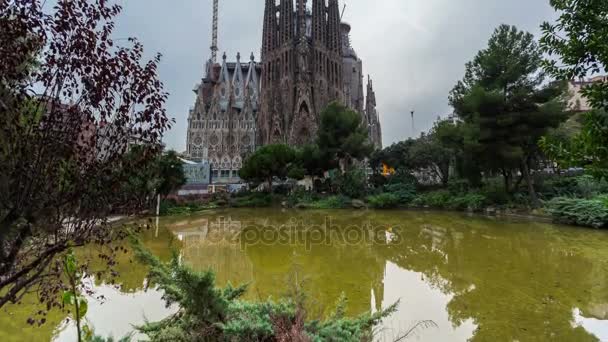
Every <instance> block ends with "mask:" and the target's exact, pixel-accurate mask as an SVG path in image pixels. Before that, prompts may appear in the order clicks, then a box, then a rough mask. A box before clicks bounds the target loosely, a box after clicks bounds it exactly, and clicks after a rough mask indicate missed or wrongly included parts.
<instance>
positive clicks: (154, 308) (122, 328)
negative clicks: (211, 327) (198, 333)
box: [54, 285, 177, 342]
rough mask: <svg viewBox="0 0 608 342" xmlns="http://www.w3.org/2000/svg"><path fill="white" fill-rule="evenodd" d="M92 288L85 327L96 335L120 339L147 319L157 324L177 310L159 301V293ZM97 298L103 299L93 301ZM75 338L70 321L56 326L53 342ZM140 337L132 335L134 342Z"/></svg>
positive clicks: (66, 341) (110, 287)
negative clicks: (87, 326) (101, 299)
mask: <svg viewBox="0 0 608 342" xmlns="http://www.w3.org/2000/svg"><path fill="white" fill-rule="evenodd" d="M93 289H94V291H95V296H94V297H88V304H89V313H88V314H87V324H89V325H90V326H91V328H93V330H94V331H95V334H96V335H99V336H106V337H108V336H113V337H116V339H119V338H121V337H124V336H126V335H128V334H130V333H131V332H132V331H133V326H136V325H141V324H144V323H145V321H146V320H148V321H151V322H156V321H159V320H161V319H163V318H165V317H167V316H169V315H170V314H172V313H174V312H176V310H177V308H176V307H171V308H167V307H166V306H165V305H164V302H163V300H162V298H161V297H162V293H160V292H158V291H154V290H151V291H138V292H135V293H122V292H120V291H119V290H117V289H116V288H114V287H112V286H108V285H100V286H95V287H93ZM99 296H104V297H105V300H104V301H103V302H102V301H99V300H98V299H96V297H99ZM127 317H128V318H127ZM64 322H67V321H64ZM76 335H77V331H76V324H75V323H74V321H72V320H70V321H69V323H67V324H66V323H64V324H62V325H61V326H59V328H58V329H57V331H56V333H55V338H54V341H57V342H59V341H62V342H63V341H65V342H69V341H75V340H76ZM142 337H143V336H139V335H133V340H134V341H138V340H139V338H142Z"/></svg>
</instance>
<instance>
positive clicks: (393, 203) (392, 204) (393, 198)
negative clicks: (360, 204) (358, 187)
mask: <svg viewBox="0 0 608 342" xmlns="http://www.w3.org/2000/svg"><path fill="white" fill-rule="evenodd" d="M367 202H368V203H369V205H370V206H371V207H372V208H375V209H389V208H396V207H397V206H398V205H399V203H401V200H400V198H399V196H397V195H395V194H391V193H384V194H380V195H376V196H369V197H367Z"/></svg>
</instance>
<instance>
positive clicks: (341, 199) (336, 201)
mask: <svg viewBox="0 0 608 342" xmlns="http://www.w3.org/2000/svg"><path fill="white" fill-rule="evenodd" d="M350 204H351V199H350V198H348V197H346V196H342V195H338V196H330V197H326V198H323V199H320V200H318V201H315V202H312V203H310V204H309V207H310V208H312V209H344V208H348V207H350Z"/></svg>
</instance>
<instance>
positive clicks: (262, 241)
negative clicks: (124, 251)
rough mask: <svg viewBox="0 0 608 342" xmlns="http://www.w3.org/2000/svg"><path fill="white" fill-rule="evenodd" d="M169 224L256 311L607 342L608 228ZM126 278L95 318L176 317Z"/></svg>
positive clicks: (405, 222) (400, 220) (274, 218)
mask: <svg viewBox="0 0 608 342" xmlns="http://www.w3.org/2000/svg"><path fill="white" fill-rule="evenodd" d="M159 226H160V228H159V229H152V231H150V232H146V233H144V234H143V240H144V243H145V244H146V245H147V246H148V247H149V248H151V249H152V251H153V252H154V253H155V254H156V255H159V256H161V258H163V259H165V260H167V259H168V257H169V256H170V253H171V250H172V248H178V250H179V255H180V258H181V261H182V262H184V263H186V264H188V265H190V266H191V267H192V268H194V269H196V270H199V271H203V270H207V269H212V270H214V271H215V272H216V273H217V279H218V285H220V286H223V285H225V284H226V283H228V282H231V283H232V284H235V285H236V284H242V283H247V284H249V291H248V292H247V294H246V298H247V299H250V300H258V299H266V298H269V297H272V298H279V297H284V296H290V295H293V294H294V291H295V290H296V289H298V290H300V289H301V290H304V291H305V293H306V294H307V300H308V302H307V303H308V313H309V318H319V317H321V316H324V315H327V314H328V313H329V312H330V311H331V310H332V309H333V308H334V304H335V302H336V300H337V299H338V298H339V297H340V295H341V294H342V293H344V294H345V295H346V296H347V298H348V299H349V308H348V314H350V315H356V314H360V313H363V312H366V311H370V310H372V311H373V310H379V309H381V308H382V307H387V306H388V305H390V304H392V303H394V302H395V301H397V300H401V306H400V310H399V312H398V313H397V314H396V315H394V316H393V317H391V318H390V319H389V320H387V322H386V323H385V326H384V327H383V329H382V332H381V336H379V337H380V339H381V340H383V339H388V340H392V338H393V337H394V336H397V335H399V333H400V332H402V331H405V330H407V329H408V328H410V327H411V326H413V325H414V324H415V323H416V322H418V321H423V320H432V321H434V322H435V323H436V325H437V327H436V328H429V329H425V330H421V331H418V332H417V337H418V338H419V339H420V340H424V341H466V340H468V339H471V340H473V341H515V340H518V341H529V340H540V341H554V340H559V341H597V340H598V339H606V338H607V337H608V336H607V332H608V330H607V328H606V326H607V324H608V249H607V248H606V246H608V233H607V232H605V231H595V230H586V229H576V228H572V227H560V226H554V225H549V224H539V223H531V222H504V221H498V220H493V219H488V218H480V217H469V216H465V215H458V214H441V213H424V212H406V211H383V212H366V211H356V212H355V211H353V212H351V211H306V212H299V211H285V212H280V211H277V210H271V209H268V210H265V209H256V210H231V211H217V212H208V213H203V214H200V215H193V216H187V217H173V218H164V219H161V220H160V224H159ZM172 237H175V239H174V240H175V241H173V239H172ZM91 253H92V254H94V252H91ZM119 267H123V269H122V270H120V272H121V275H122V276H121V280H122V281H123V289H124V290H125V291H126V292H129V293H130V294H126V295H123V294H119V293H112V294H109V295H108V297H111V298H110V299H109V300H108V301H107V303H106V304H104V306H102V307H95V308H91V309H90V310H89V314H87V319H88V320H89V321H90V322H91V324H92V325H93V326H95V328H96V329H98V331H99V332H103V333H107V332H112V333H113V335H114V336H119V335H121V334H122V333H123V332H124V331H127V330H128V326H129V325H130V324H133V323H135V324H136V323H141V322H142V321H141V319H142V312H145V313H146V314H147V315H149V317H148V318H149V319H157V318H160V316H162V315H164V314H166V313H167V312H163V311H161V310H160V309H158V308H162V305H163V303H162V302H161V301H160V298H159V294H158V293H154V292H148V293H142V292H141V284H142V283H143V281H144V276H145V273H146V272H145V268H144V267H142V266H137V265H135V264H129V263H128V261H127V260H124V261H123V262H121V264H120V265H119ZM100 291H105V290H104V289H103V287H102V288H101V290H100ZM110 295H111V296H110ZM128 305H132V306H128ZM104 310H105V311H104ZM156 314H158V316H153V315H156ZM25 319H26V317H24V318H23V321H25ZM117 322H119V323H117ZM5 328H7V329H8V331H14V324H13V323H12V322H8V320H7V319H6V318H5V317H1V316H0V340H3V341H4V340H6V341H18V340H19V339H11V336H12V335H8V339H6V338H4V337H5V336H4V335H2V331H3V330H5ZM11 329H12V330H11ZM28 333H29V332H28ZM40 334H43V333H40ZM44 334H48V333H46V332H45V333H44ZM65 335H69V334H68V332H67V330H66V331H64V332H63V333H62V334H60V337H63V336H65ZM28 336H29V335H28ZM44 336H48V335H44ZM3 338H4V339H3ZM30 340H31V339H30ZM34 340H35V339H34ZM68 340H69V339H66V341H68ZM414 340H416V338H414Z"/></svg>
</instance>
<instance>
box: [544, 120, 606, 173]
mask: <svg viewBox="0 0 608 342" xmlns="http://www.w3.org/2000/svg"><path fill="white" fill-rule="evenodd" d="M540 146H541V148H542V149H543V152H545V154H546V155H547V156H548V157H550V158H551V159H552V160H553V161H555V162H556V163H558V165H559V166H560V167H561V168H569V167H584V168H585V170H586V171H587V172H588V173H590V174H591V175H593V176H595V177H596V178H599V179H607V180H608V148H606V146H608V112H606V111H603V110H593V111H591V112H589V113H587V114H585V117H584V122H583V127H582V129H581V131H580V132H579V133H578V134H576V135H575V136H574V137H572V138H570V139H559V140H558V139H552V138H551V137H549V136H547V137H543V138H542V139H541V140H540Z"/></svg>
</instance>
